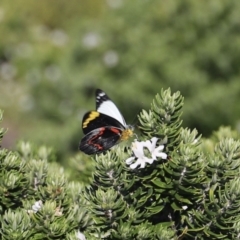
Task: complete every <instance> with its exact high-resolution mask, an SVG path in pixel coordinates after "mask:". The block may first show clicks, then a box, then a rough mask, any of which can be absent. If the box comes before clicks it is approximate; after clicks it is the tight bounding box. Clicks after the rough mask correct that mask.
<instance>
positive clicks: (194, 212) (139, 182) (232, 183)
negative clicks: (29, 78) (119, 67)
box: [0, 89, 240, 240]
mask: <svg viewBox="0 0 240 240" xmlns="http://www.w3.org/2000/svg"><path fill="white" fill-rule="evenodd" d="M182 108H183V97H182V95H181V94H180V92H176V93H173V94H172V93H171V90H170V89H168V90H165V91H164V90H162V91H161V92H160V94H158V95H156V97H155V99H154V100H153V102H152V104H151V107H150V109H149V110H142V111H141V112H140V114H139V115H138V120H139V130H140V132H139V133H138V134H137V140H135V141H133V142H132V144H130V143H129V142H126V143H125V144H119V145H118V146H116V147H114V148H112V149H111V150H109V151H107V152H105V153H102V154H99V155H95V156H93V158H92V160H94V163H95V164H94V170H93V171H92V177H91V178H90V179H89V183H86V184H85V186H84V185H83V184H80V183H78V182H77V181H74V182H70V181H69V176H68V174H65V173H64V171H63V169H62V168H61V167H59V165H57V164H56V163H51V162H52V161H53V160H54V159H55V156H53V154H52V152H51V150H50V149H48V148H46V147H40V148H37V147H33V146H32V144H30V143H24V142H22V143H20V144H19V146H18V150H17V151H10V150H7V149H4V148H3V149H0V178H1V179H0V180H1V181H0V191H1V194H0V224H1V228H0V229H1V230H0V233H1V236H2V238H3V239H26V240H27V239H29V240H35V239H49V240H50V239H69V240H77V239H78V240H85V238H86V239H87V240H96V239H106V240H117V239H120V240H124V239H126V240H127V239H128V240H129V239H132V240H140V239H141V240H144V239H145V240H150V239H153V240H155V239H159V240H177V239H186V240H192V239H200V240H201V239H202V240H205V239H207V240H213V239H225V240H232V239H240V228H239V220H240V219H239V216H240V210H239V209H240V208H239V205H240V188H239V186H240V182H239V166H240V141H239V134H238V133H237V132H234V131H232V130H231V129H230V128H221V129H220V130H219V131H218V132H215V133H214V134H213V135H212V137H211V138H209V139H201V136H200V135H198V132H197V130H196V129H193V130H191V129H189V128H183V127H182V118H181V115H182ZM1 117H2V113H0V120H1ZM3 135H4V130H3V129H0V140H1V139H2V137H3ZM153 139H155V140H156V141H155V143H154V144H153V142H154V140H153ZM142 144H145V145H142ZM149 145H151V147H146V146H149ZM141 146H145V147H146V148H145V147H144V148H141ZM137 149H138V150H137ZM136 152H138V153H136ZM85 158H86V156H83V154H79V155H78V156H77V157H76V158H74V162H75V163H79V164H81V161H83V160H84V159H85ZM129 159H131V160H130V161H129ZM134 161H137V162H139V163H140V162H141V163H144V164H143V165H141V164H140V165H139V164H138V165H136V164H134V163H133V162H134ZM88 171H91V170H90V169H89V170H88ZM80 174H81V172H80Z"/></svg>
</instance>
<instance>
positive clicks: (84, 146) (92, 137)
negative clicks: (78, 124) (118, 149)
mask: <svg viewBox="0 0 240 240" xmlns="http://www.w3.org/2000/svg"><path fill="white" fill-rule="evenodd" d="M121 133H122V130H121V129H119V128H114V127H100V128H97V129H94V130H92V131H91V132H89V133H88V134H86V135H85V136H84V137H83V138H82V140H81V142H80V145H79V149H80V150H81V151H82V152H84V153H86V154H89V155H91V154H96V153H101V152H103V151H106V150H108V149H110V148H111V147H113V146H114V145H115V144H117V143H118V141H119V139H120V137H121Z"/></svg>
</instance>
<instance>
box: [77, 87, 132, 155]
mask: <svg viewBox="0 0 240 240" xmlns="http://www.w3.org/2000/svg"><path fill="white" fill-rule="evenodd" d="M82 129H83V133H84V134H85V136H84V137H83V138H82V140H81V142H80V145H79V149H80V150H81V151H83V152H84V153H86V154H89V155H91V154H96V153H101V152H104V151H106V150H108V149H110V148H111V147H113V146H114V145H116V144H118V143H119V142H120V141H122V140H127V139H128V138H129V137H131V136H132V135H133V129H132V127H131V126H128V125H127V124H126V122H125V120H124V118H123V116H122V114H121V113H120V111H119V110H118V108H117V107H116V105H115V104H114V103H113V102H112V101H111V99H110V98H109V97H108V96H107V95H106V93H105V92H103V91H102V90H100V89H97V90H96V111H90V112H87V113H86V114H85V115H84V116H83V121H82Z"/></svg>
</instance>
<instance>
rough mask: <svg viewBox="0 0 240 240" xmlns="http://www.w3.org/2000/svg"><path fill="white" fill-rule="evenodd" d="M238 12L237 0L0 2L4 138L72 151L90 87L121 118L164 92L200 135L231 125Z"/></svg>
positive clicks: (235, 116)
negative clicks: (175, 95)
mask: <svg viewBox="0 0 240 240" xmlns="http://www.w3.org/2000/svg"><path fill="white" fill-rule="evenodd" d="M239 11H240V2H239V1H238V0H233V1H218V0H212V1H189V0H183V1H163V0H160V1H153V0H150V1H136V0H133V1H125V0H118V1H114V0H107V1H105V2H104V1H93V0H92V1H84V2H81V4H80V3H79V2H78V1H76V0H74V1H70V2H66V1H64V0H59V1H54V4H53V2H49V1H47V0H42V1H37V2H34V3H33V2H32V0H24V3H23V0H16V1H15V4H14V6H12V4H11V2H10V1H7V0H3V1H1V5H0V23H1V24H0V31H1V36H4V37H1V38H0V82H1V88H0V107H2V108H3V109H4V111H5V123H4V125H6V126H7V127H9V128H10V129H13V130H12V131H13V132H14V133H12V134H11V130H10V131H9V138H13V139H15V138H25V139H32V140H34V141H35V142H38V143H41V144H47V145H48V144H50V145H51V146H54V148H55V149H57V154H58V159H60V157H62V156H65V155H66V153H69V152H70V151H76V150H77V145H78V142H79V139H80V137H81V117H82V115H83V113H84V112H85V111H86V110H87V109H93V106H94V99H93V93H94V90H95V88H97V87H98V88H102V89H103V90H105V91H106V92H107V93H108V94H109V95H110V96H114V100H115V101H116V102H117V104H118V105H119V106H120V109H121V110H122V111H123V113H124V115H125V116H126V119H127V120H128V121H129V122H131V121H133V120H134V114H133V113H134V112H135V113H136V114H137V113H138V112H139V110H140V109H141V108H142V107H145V108H146V107H148V105H147V103H148V102H149V101H150V99H151V98H152V95H154V94H155V93H156V92H158V91H159V89H160V88H162V87H163V88H168V87H171V89H172V90H173V91H178V90H180V91H181V93H182V94H183V95H184V97H185V108H184V114H183V120H184V122H183V124H184V126H188V127H191V128H197V129H198V131H200V132H201V133H202V134H204V135H205V136H207V135H209V134H210V133H211V131H212V130H216V129H217V128H218V127H219V126H220V125H222V124H227V125H232V126H236V124H237V123H238V121H239V112H240V109H239V108H240V107H239V106H240V105H239V104H235V103H236V102H239V100H240V99H239V98H240V94H239V91H240V84H239V77H240V72H239V64H240V58H239V56H240V48H239V29H240V22H239ZM129 106H131V107H129ZM19 123H20V124H19ZM19 126H21V128H20V127H19ZM33 132H34V134H33ZM6 138H8V134H7V136H6ZM10 143H11V141H10Z"/></svg>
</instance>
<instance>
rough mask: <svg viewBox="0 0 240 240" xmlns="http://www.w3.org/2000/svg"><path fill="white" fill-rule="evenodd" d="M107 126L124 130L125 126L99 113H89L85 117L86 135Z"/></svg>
mask: <svg viewBox="0 0 240 240" xmlns="http://www.w3.org/2000/svg"><path fill="white" fill-rule="evenodd" d="M107 126H112V127H116V128H124V126H122V124H121V123H120V122H118V121H117V120H116V119H114V118H112V117H109V116H107V115H105V114H103V113H100V112H97V111H90V112H87V113H86V114H85V115H84V116H83V121H82V129H83V133H84V134H87V133H89V132H91V131H93V130H94V129H97V128H100V127H107Z"/></svg>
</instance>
